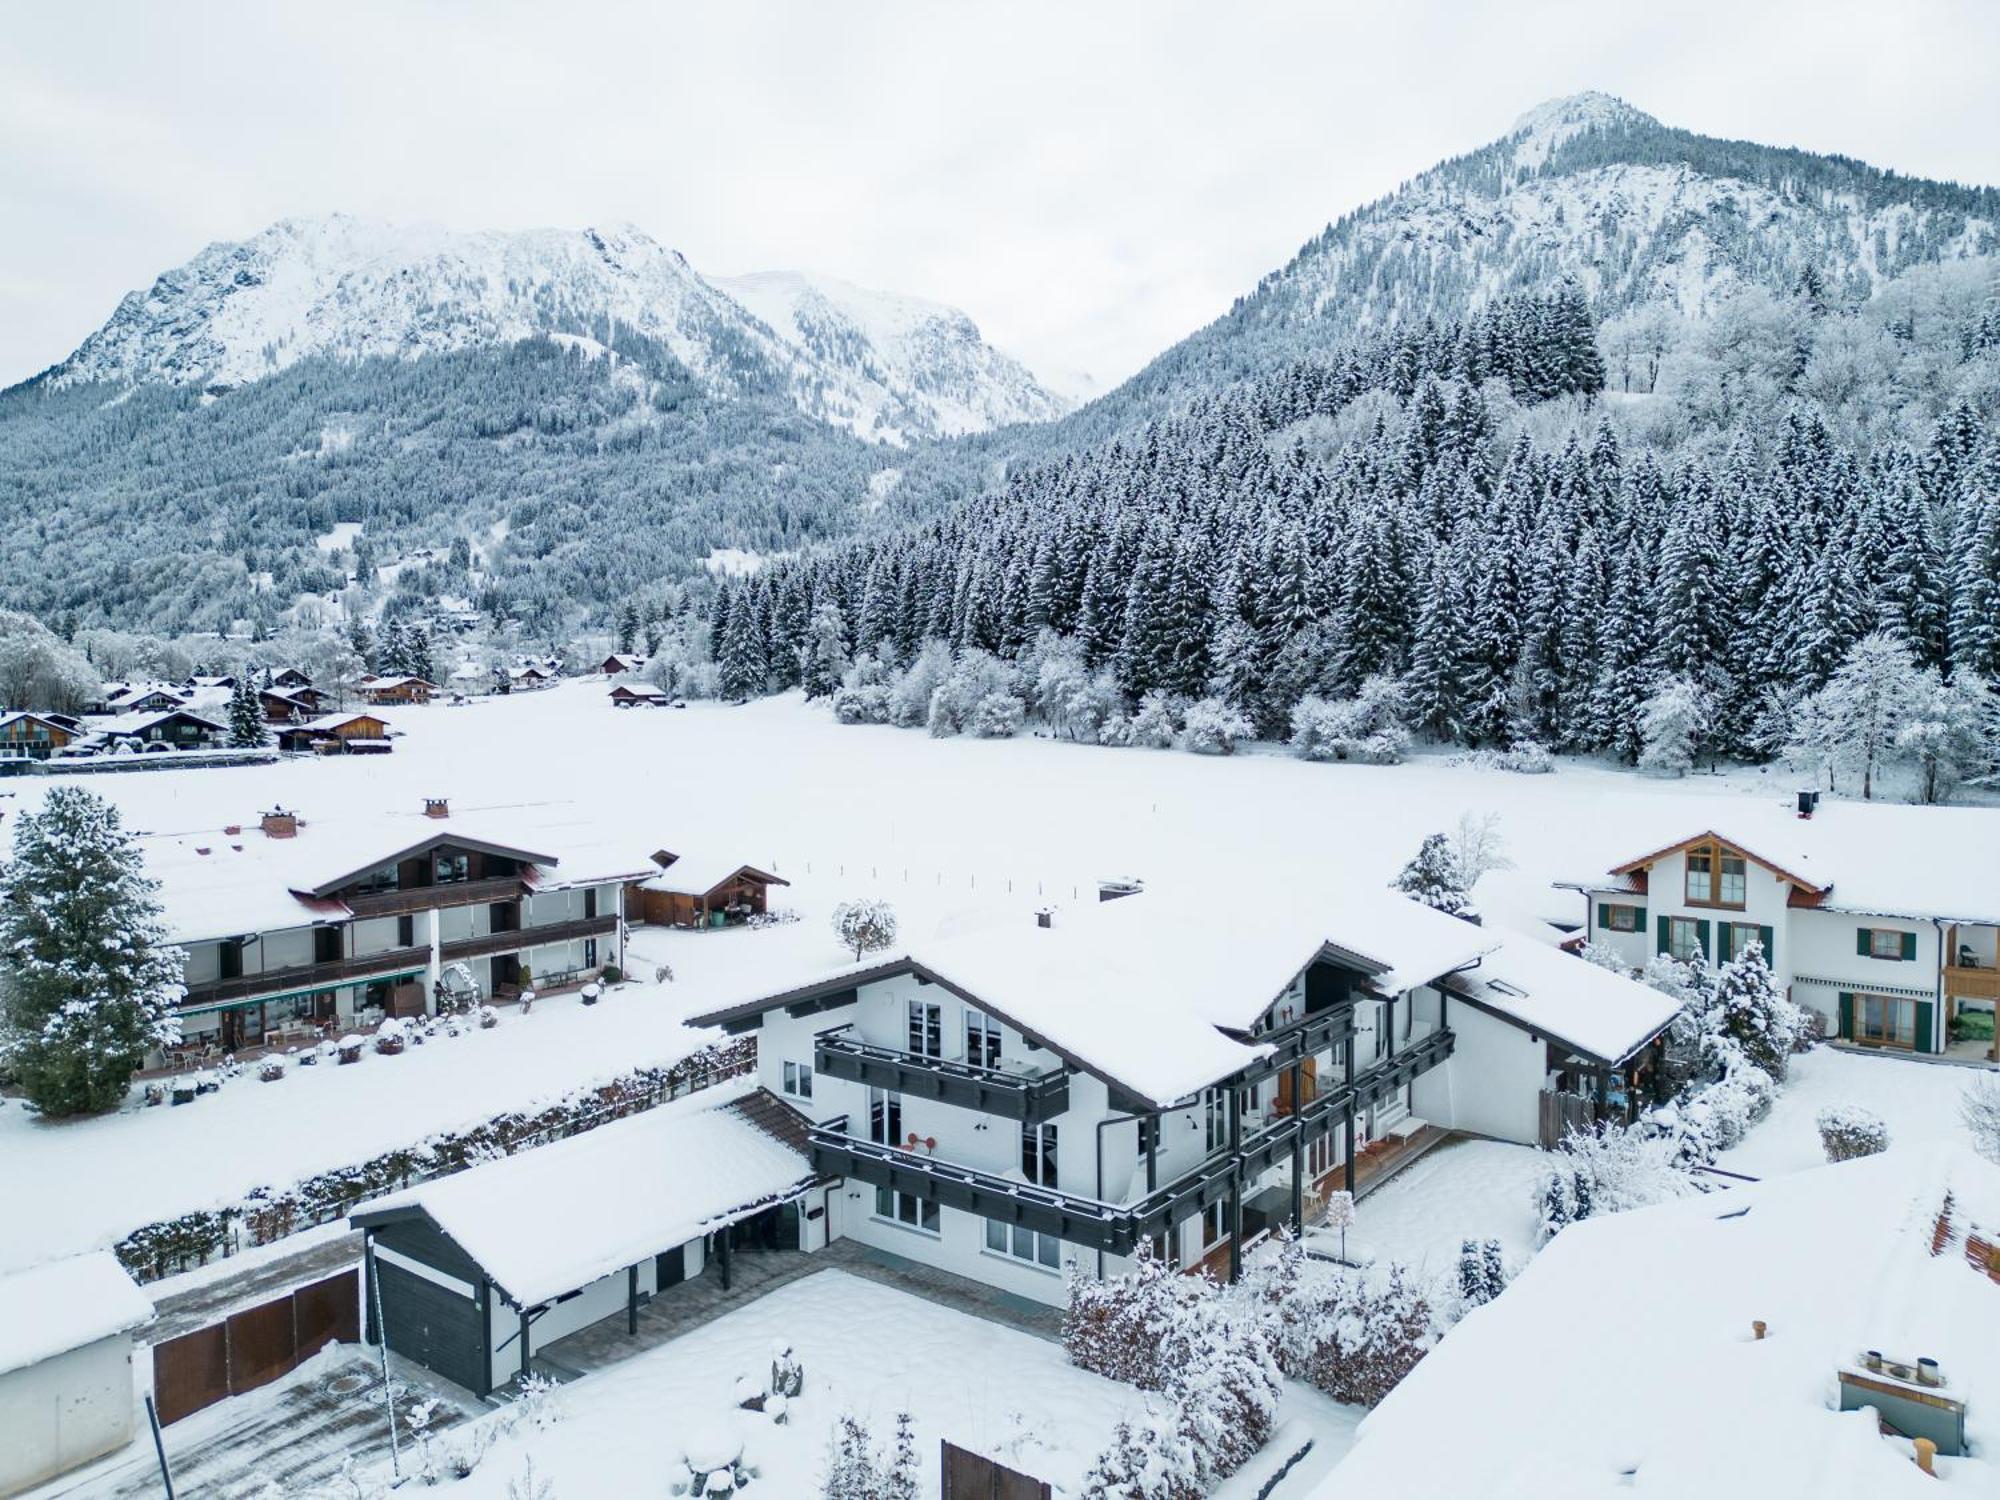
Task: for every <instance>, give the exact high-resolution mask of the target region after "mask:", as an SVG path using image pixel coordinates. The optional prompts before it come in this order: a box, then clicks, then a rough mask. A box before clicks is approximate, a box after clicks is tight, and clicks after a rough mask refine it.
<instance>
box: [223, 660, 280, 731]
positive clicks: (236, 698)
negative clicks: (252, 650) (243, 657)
mask: <svg viewBox="0 0 2000 1500" xmlns="http://www.w3.org/2000/svg"><path fill="white" fill-rule="evenodd" d="M270 740H271V731H270V728H269V727H268V726H267V725H266V724H265V722H264V708H263V705H262V704H261V703H260V702H259V701H258V698H257V689H256V688H255V687H253V686H252V685H251V682H250V674H249V673H248V672H244V673H242V674H241V675H239V676H238V677H237V679H236V686H235V687H234V688H233V689H232V690H231V691H230V694H229V744H230V747H231V748H232V749H236V750H256V749H261V748H262V747H263V746H265V745H267V744H269V743H270Z"/></svg>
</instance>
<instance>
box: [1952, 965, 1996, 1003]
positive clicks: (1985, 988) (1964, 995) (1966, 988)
mask: <svg viewBox="0 0 2000 1500" xmlns="http://www.w3.org/2000/svg"><path fill="white" fill-rule="evenodd" d="M1944 987H1945V992H1946V993H1947V994H1950V995H1955V996H1957V997H1958V998H1959V999H1961V1000H2000V969H1995V968H1991V967H1985V968H1982V967H1979V966H1977V965H1974V964H1947V965H1946V966H1945V971H1944Z"/></svg>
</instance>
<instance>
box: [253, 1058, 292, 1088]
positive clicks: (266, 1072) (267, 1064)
mask: <svg viewBox="0 0 2000 1500" xmlns="http://www.w3.org/2000/svg"><path fill="white" fill-rule="evenodd" d="M284 1076H285V1060H284V1059H283V1058H282V1057H267V1058H265V1059H264V1060H263V1061H262V1062H260V1063H258V1064H257V1077H258V1078H259V1079H260V1080H262V1081H263V1082H265V1083H276V1082H277V1081H278V1080H279V1079H280V1078H283V1077H284Z"/></svg>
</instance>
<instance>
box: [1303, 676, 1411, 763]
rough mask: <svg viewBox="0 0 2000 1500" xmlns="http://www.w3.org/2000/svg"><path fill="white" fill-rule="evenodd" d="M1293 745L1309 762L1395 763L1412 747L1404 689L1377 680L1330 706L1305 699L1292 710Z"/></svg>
mask: <svg viewBox="0 0 2000 1500" xmlns="http://www.w3.org/2000/svg"><path fill="white" fill-rule="evenodd" d="M1291 746H1292V750H1293V751H1294V753H1296V754H1297V755H1299V756H1301V757H1303V758H1304V759H1306V760H1344V761H1361V762H1364V763H1366V764H1369V765H1383V766H1387V765H1395V764H1397V763H1398V762H1400V761H1401V760H1402V758H1403V756H1404V755H1405V754H1406V753H1407V752H1408V750H1409V748H1410V732H1409V730H1408V729H1407V728H1406V727H1405V726H1404V724H1403V701H1402V688H1401V687H1400V685H1399V684H1398V683H1397V682H1396V680H1395V679H1394V678H1392V677H1386V676H1377V677H1371V678H1369V679H1368V680H1367V681H1366V682H1364V683H1363V684H1362V685H1361V692H1360V694H1359V695H1358V696H1356V697H1354V698H1347V699H1341V700H1339V701H1329V700H1327V699H1325V698H1321V697H1319V696H1318V695H1316V694H1307V695H1306V696H1305V697H1303V698H1301V699H1300V700H1299V701H1298V702H1297V703H1296V704H1295V705H1293V708H1292V737H1291Z"/></svg>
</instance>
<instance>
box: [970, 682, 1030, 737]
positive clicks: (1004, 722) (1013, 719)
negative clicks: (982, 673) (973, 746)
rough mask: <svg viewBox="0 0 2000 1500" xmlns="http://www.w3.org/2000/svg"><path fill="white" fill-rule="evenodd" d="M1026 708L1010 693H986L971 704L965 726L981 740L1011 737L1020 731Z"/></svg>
mask: <svg viewBox="0 0 2000 1500" xmlns="http://www.w3.org/2000/svg"><path fill="white" fill-rule="evenodd" d="M1026 718H1027V710H1026V709H1025V708H1023V707H1022V705H1021V700H1020V699H1019V698H1016V697H1015V696H1014V695H1013V694H1012V693H988V694H987V695H986V696H985V697H984V698H981V699H980V700H979V702H978V703H977V704H975V705H974V706H973V710H972V722H971V723H970V724H969V725H968V726H967V727H968V728H970V729H971V731H972V733H974V734H976V735H978V736H979V738H981V739H982V740H1006V739H1012V738H1013V737H1014V736H1015V735H1017V734H1019V733H1020V732H1021V725H1022V723H1023V722H1024V721H1025V720H1026Z"/></svg>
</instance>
